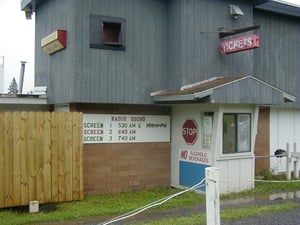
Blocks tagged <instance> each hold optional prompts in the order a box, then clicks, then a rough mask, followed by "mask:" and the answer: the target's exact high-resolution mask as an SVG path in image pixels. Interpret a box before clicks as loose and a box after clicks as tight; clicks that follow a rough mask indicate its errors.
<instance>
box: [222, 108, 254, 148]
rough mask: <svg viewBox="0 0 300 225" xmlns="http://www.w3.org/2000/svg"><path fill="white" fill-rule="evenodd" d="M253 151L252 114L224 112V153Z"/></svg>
mask: <svg viewBox="0 0 300 225" xmlns="http://www.w3.org/2000/svg"><path fill="white" fill-rule="evenodd" d="M250 151H251V114H250V113H224V115H223V154H232V153H242V152H250Z"/></svg>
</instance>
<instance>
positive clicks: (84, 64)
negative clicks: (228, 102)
mask: <svg viewBox="0 0 300 225" xmlns="http://www.w3.org/2000/svg"><path fill="white" fill-rule="evenodd" d="M48 2H49V4H46V3H44V4H43V5H42V7H40V8H39V9H38V10H37V12H38V13H37V14H38V15H39V14H41V16H43V17H44V18H37V23H38V26H37V27H38V29H39V33H40V36H39V37H38V39H41V38H42V37H43V36H45V35H46V34H47V33H50V32H51V31H52V30H55V29H57V28H58V27H60V28H64V29H66V30H67V32H68V43H67V45H68V47H67V49H65V50H63V51H61V52H58V53H56V54H54V55H52V56H47V55H43V56H42V57H41V59H40V62H39V63H38V64H39V66H38V67H37V73H41V72H44V71H43V70H47V71H45V74H46V76H48V79H49V81H48V87H49V101H50V102H51V103H60V102H91V103H92V102H94V103H133V104H135V103H136V104H141V103H145V104H149V103H151V99H150V93H151V92H153V91H156V90H157V89H161V88H162V87H164V84H165V83H166V79H167V77H166V76H167V51H166V49H167V47H166V43H167V32H166V30H167V8H166V6H167V5H166V1H162V0H151V1H148V0H85V1H82V0H76V1H74V0H72V1H57V0H56V1H48ZM50 12H54V15H53V19H52V20H51V22H49V23H45V21H47V19H49V13H50ZM56 14H57V15H56ZM90 14H99V15H104V16H113V17H121V18H124V19H125V20H126V51H112V50H103V49H93V48H90V47H89V16H90ZM44 30H45V31H44ZM38 51H40V50H38ZM38 55H41V54H40V52H39V54H38ZM50 65H51V66H50ZM47 68H48V69H47ZM50 70H51V71H50ZM56 70H57V71H56ZM39 76H40V75H39ZM43 82H44V81H43ZM50 90H51V91H50ZM52 90H53V91H52Z"/></svg>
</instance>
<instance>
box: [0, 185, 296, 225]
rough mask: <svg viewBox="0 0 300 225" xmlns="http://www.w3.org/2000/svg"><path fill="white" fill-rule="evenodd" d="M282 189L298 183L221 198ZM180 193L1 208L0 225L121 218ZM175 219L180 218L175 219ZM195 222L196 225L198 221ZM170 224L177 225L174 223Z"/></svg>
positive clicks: (194, 200)
mask: <svg viewBox="0 0 300 225" xmlns="http://www.w3.org/2000/svg"><path fill="white" fill-rule="evenodd" d="M283 190H284V191H299V190H300V183H299V182H297V183H256V187H255V188H254V189H252V190H248V191H243V192H240V193H231V194H227V195H222V196H221V199H233V198H238V197H247V196H251V195H253V194H259V193H270V192H276V191H277V192H279V191H283ZM179 191H180V190H178V189H175V188H163V187H158V188H155V189H152V190H143V191H133V192H126V193H119V194H107V195H94V196H87V197H85V199H84V200H82V201H73V202H65V203H51V204H41V205H40V212H39V213H37V214H29V213H28V206H26V207H16V208H7V209H0V224H6V225H24V224H33V223H38V222H46V221H47V222H50V221H63V220H72V219H77V218H84V217H94V216H97V217H103V218H107V217H113V216H115V215H120V214H123V213H126V212H128V211H131V210H134V209H136V208H140V207H142V206H144V205H146V204H149V203H151V202H154V201H156V200H158V199H161V198H163V197H166V196H169V195H171V194H174V193H177V192H179ZM204 202H205V195H204V194H196V193H194V192H187V193H185V194H183V195H180V196H178V197H176V198H173V199H172V200H170V201H168V202H167V203H165V204H163V205H161V206H159V208H164V209H166V208H174V207H178V206H188V205H196V204H199V203H204ZM235 214H236V213H235ZM174 220H180V219H178V218H175V219H174ZM197 221H198V223H199V220H197ZM170 223H171V224H176V223H175V222H174V223H173V222H170ZM179 224H180V223H179ZM181 224H185V223H181ZM190 224H193V223H190Z"/></svg>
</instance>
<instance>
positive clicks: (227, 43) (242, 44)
mask: <svg viewBox="0 0 300 225" xmlns="http://www.w3.org/2000/svg"><path fill="white" fill-rule="evenodd" d="M259 46H260V41H259V36H258V35H256V34H252V35H248V36H243V37H238V38H233V39H227V40H224V41H222V42H221V43H220V52H221V53H222V54H230V53H234V52H241V51H246V50H250V49H254V48H259Z"/></svg>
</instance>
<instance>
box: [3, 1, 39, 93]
mask: <svg viewBox="0 0 300 225" xmlns="http://www.w3.org/2000/svg"><path fill="white" fill-rule="evenodd" d="M0 9H1V13H0V57H2V56H4V67H3V68H2V70H4V85H3V84H0V91H1V92H2V93H7V92H8V87H9V84H10V82H11V81H12V79H13V77H15V79H16V81H17V83H18V84H19V77H20V71H21V63H20V61H26V62H27V63H26V64H25V76H24V85H23V94H26V93H27V92H29V91H32V90H33V87H34V82H33V81H34V23H35V22H34V16H33V19H32V20H26V19H25V13H24V12H23V11H21V3H20V0H0ZM0 82H1V83H2V80H1V79H0ZM1 86H2V88H1ZM3 86H4V87H3Z"/></svg>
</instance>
